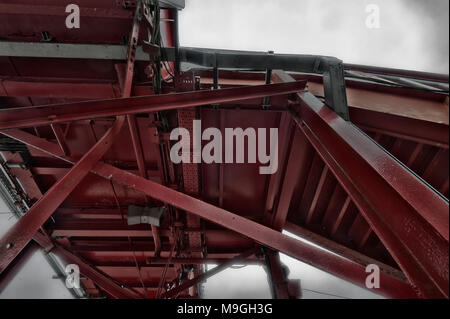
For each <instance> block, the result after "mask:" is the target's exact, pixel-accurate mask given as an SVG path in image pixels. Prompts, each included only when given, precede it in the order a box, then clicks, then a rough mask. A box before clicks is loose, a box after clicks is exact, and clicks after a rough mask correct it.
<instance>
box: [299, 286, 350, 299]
mask: <svg viewBox="0 0 450 319" xmlns="http://www.w3.org/2000/svg"><path fill="white" fill-rule="evenodd" d="M302 290H305V291H310V292H313V293H316V294H320V295H325V296H330V297H337V298H341V299H352V298H348V297H344V296H338V295H333V294H329V293H326V292H321V291H317V290H312V289H306V288H302Z"/></svg>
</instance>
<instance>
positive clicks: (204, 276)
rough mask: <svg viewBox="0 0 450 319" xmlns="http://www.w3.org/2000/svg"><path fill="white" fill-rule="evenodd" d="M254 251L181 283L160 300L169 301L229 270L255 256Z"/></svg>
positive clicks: (251, 250)
mask: <svg viewBox="0 0 450 319" xmlns="http://www.w3.org/2000/svg"><path fill="white" fill-rule="evenodd" d="M255 250H256V249H250V250H249V251H247V252H245V253H243V254H241V255H239V256H236V257H234V258H231V259H229V260H227V261H226V262H224V263H222V264H220V265H217V266H216V267H214V268H213V269H211V270H208V271H206V272H204V273H201V274H200V275H198V276H196V277H194V278H192V279H189V280H187V281H185V282H183V283H181V284H180V285H179V286H176V287H174V288H172V289H170V290H168V291H166V292H165V293H164V294H162V295H161V298H163V299H169V298H173V297H175V296H177V295H178V294H180V293H181V292H183V291H184V290H186V289H189V288H190V287H192V286H194V285H197V284H199V283H202V282H203V281H205V280H206V279H208V278H209V277H211V276H214V275H215V274H218V273H219V272H221V271H223V270H225V269H227V268H229V267H230V266H233V265H235V264H239V263H240V262H241V261H242V260H244V261H245V260H246V259H247V258H248V257H250V256H252V255H253V254H255Z"/></svg>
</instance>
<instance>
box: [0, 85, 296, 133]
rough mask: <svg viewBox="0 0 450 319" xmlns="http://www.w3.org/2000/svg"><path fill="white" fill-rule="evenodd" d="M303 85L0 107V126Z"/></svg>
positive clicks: (183, 104)
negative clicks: (9, 107) (8, 107)
mask: <svg viewBox="0 0 450 319" xmlns="http://www.w3.org/2000/svg"><path fill="white" fill-rule="evenodd" d="M304 87H305V82H301V81H299V82H293V83H281V84H269V85H259V86H251V87H240V88H231V89H221V90H208V91H194V92H185V93H175V94H161V95H151V96H145V97H132V98H119V99H109V100H93V101H84V102H77V103H66V104H54V105H46V106H32V107H21V108H11V109H2V110H0V129H1V130H3V129H9V128H20V127H32V126H40V125H49V124H52V123H60V122H71V121H75V120H81V119H90V118H98V117H107V116H116V115H126V114H137V113H146V112H155V111H163V110H170V109H178V108H187V107H193V106H200V105H208V104H220V103H225V102H232V101H239V100H247V99H253V98H262V97H266V96H277V95H286V94H290V93H295V92H299V91H302V90H303V89H304Z"/></svg>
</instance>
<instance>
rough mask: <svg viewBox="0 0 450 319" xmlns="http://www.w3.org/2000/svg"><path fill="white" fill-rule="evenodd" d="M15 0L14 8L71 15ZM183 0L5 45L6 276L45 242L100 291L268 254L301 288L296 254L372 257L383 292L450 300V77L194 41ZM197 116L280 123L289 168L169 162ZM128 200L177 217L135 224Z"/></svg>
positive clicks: (195, 291)
mask: <svg viewBox="0 0 450 319" xmlns="http://www.w3.org/2000/svg"><path fill="white" fill-rule="evenodd" d="M19 2H20V3H19V4H9V3H7V4H1V5H0V17H4V18H6V17H11V16H14V17H19V18H18V19H16V20H17V22H16V23H20V22H23V20H21V19H22V18H23V13H25V12H26V13H27V14H33V15H36V16H37V17H38V21H39V17H41V18H42V17H47V16H54V17H55V19H56V20H57V19H63V18H64V17H65V15H64V14H61V12H60V9H61V8H59V7H54V6H51V5H49V6H45V8H44V6H43V5H29V4H28V1H25V0H24V1H19ZM119 2H120V1H119ZM97 5H98V6H99V7H98V9H101V10H96V9H97V8H96V6H97ZM183 6H184V5H183V4H182V3H181V2H179V1H175V2H172V1H161V3H159V2H157V1H156V2H155V1H137V2H136V4H135V5H134V6H132V7H127V6H126V5H124V6H116V7H114V8H108V7H104V5H100V4H98V3H97V1H93V2H90V3H89V5H88V4H86V6H85V7H84V8H83V10H84V11H83V12H84V13H85V14H86V17H87V22H86V23H91V22H92V21H96V20H98V19H100V20H102V19H104V18H108V19H105V20H102V21H105V23H107V24H108V23H109V24H110V25H109V26H110V29H111V30H110V31H106V33H105V34H99V35H96V34H95V33H94V34H90V33H86V32H84V31H80V34H79V37H78V38H77V39H78V40H74V39H72V38H71V36H70V35H69V33H67V31H61V30H60V29H54V30H53V29H52V30H50V34H55V35H56V40H58V41H61V43H57V42H55V40H53V41H52V40H50V42H49V43H43V42H38V41H34V40H32V41H25V40H24V39H23V37H21V36H20V35H16V36H10V37H9V38H8V37H5V38H7V40H8V41H5V42H1V43H0V67H1V70H2V71H0V133H1V134H2V136H3V138H2V139H0V151H1V152H2V162H1V168H2V170H1V175H0V177H1V182H2V183H1V186H2V195H3V197H5V200H6V201H8V202H9V203H10V204H11V207H14V209H15V210H17V211H18V212H19V213H18V216H19V217H20V219H19V220H18V221H17V223H16V224H15V225H14V226H13V227H11V229H10V230H9V231H8V232H7V233H6V234H5V235H4V236H3V237H2V238H1V239H0V280H3V281H5V280H10V277H11V276H6V274H8V273H10V272H11V269H12V268H14V267H16V264H18V260H20V259H22V258H26V256H27V254H25V253H24V252H25V251H27V250H29V249H32V248H33V245H34V243H37V244H38V245H39V246H40V247H41V248H42V249H43V250H44V251H45V252H46V253H47V254H53V255H55V256H58V257H59V258H60V259H61V260H64V261H65V262H67V263H71V264H77V265H79V268H80V271H81V273H82V275H83V276H85V279H84V280H83V288H84V291H85V294H86V295H88V296H90V297H100V296H107V297H111V298H178V297H179V298H190V297H201V285H200V284H201V283H202V282H204V281H205V280H206V279H207V278H208V277H210V276H212V275H214V274H216V273H218V272H219V271H222V270H224V269H226V268H228V267H230V266H232V265H234V264H258V265H266V268H267V270H268V271H269V273H270V276H269V277H270V278H271V282H272V292H273V295H274V297H276V298H296V297H299V295H300V293H299V292H298V290H299V288H300V286H299V284H298V282H295V281H293V280H288V279H287V277H286V273H285V272H284V268H283V267H284V266H283V265H282V264H281V262H280V259H279V253H283V254H286V255H288V256H291V257H293V258H295V259H298V260H300V261H303V262H305V263H307V264H310V265H312V266H314V267H317V268H319V269H321V270H324V271H326V272H328V273H331V274H333V275H336V276H338V277H340V278H343V279H345V280H348V281H350V282H353V283H355V284H357V285H359V286H361V287H364V288H366V278H367V272H366V267H367V266H368V265H371V264H376V265H378V266H379V268H380V276H381V286H380V288H378V289H376V291H375V292H377V293H379V294H382V295H384V296H387V297H391V298H448V297H449V265H448V260H449V259H448V251H449V215H448V210H449V207H448V196H449V178H448V176H449V174H448V154H449V151H448V77H445V76H441V75H435V74H426V73H418V72H409V71H401V70H391V69H381V68H373V67H365V66H356V65H346V64H343V63H342V62H341V61H340V60H338V59H336V58H332V57H321V56H304V55H303V56H302V55H283V54H274V53H270V52H269V53H262V52H241V51H226V50H211V49H201V48H181V47H180V46H179V45H178V32H177V23H178V17H177V10H179V9H181V8H182V7H183ZM94 9H95V10H94ZM58 17H59V18H58ZM91 20H92V21H91ZM41 23H44V22H43V21H41ZM157 25H159V26H160V27H161V30H159V28H155V26H157ZM15 26H16V27H17V25H14V23H12V25H11V26H7V27H6V26H0V35H1V36H2V38H4V37H3V33H5V32H7V31H8V30H9V28H13V27H15ZM105 27H106V29H108V28H107V27H108V25H105ZM127 27H128V29H127ZM24 28H25V29H24V30H26V28H27V26H25V27H24ZM102 32H103V31H102ZM114 32H116V33H118V34H121V33H124V34H125V35H126V36H127V37H126V39H127V43H128V45H121V44H119V43H118V41H116V40H115V39H113V37H112V35H111V34H112V33H114ZM146 33H147V34H148V35H149V39H148V41H147V40H143V37H144V38H145V36H143V35H144V34H146ZM100 36H104V37H106V38H104V40H105V41H103V42H102V41H100V39H99V37H100ZM65 39H67V41H64V40H65ZM77 41H81V42H80V43H77ZM64 42H72V43H70V44H69V43H64ZM83 65H86V68H85V69H83V68H82V66H83ZM193 65H195V66H194V67H193ZM80 67H81V69H77V68H80ZM89 68H90V69H89ZM88 69H89V70H88ZM24 70H27V72H24ZM193 119H201V120H202V122H203V123H206V124H208V125H209V126H210V127H216V128H218V129H220V130H221V131H222V132H223V131H224V128H225V127H266V128H270V127H278V128H279V141H278V142H279V144H278V145H279V147H278V158H279V169H278V171H277V172H276V173H275V174H273V175H268V176H266V175H259V174H258V173H257V168H256V166H255V165H253V164H214V163H213V164H190V165H175V164H173V163H172V162H171V161H170V157H169V152H170V146H171V145H172V143H173V141H170V139H169V135H170V130H171V129H172V128H175V127H177V126H178V125H180V126H183V125H184V124H186V125H189V123H187V122H186V121H191V120H193ZM129 205H141V206H152V207H164V209H165V211H166V216H165V217H164V219H163V221H162V223H161V225H158V226H156V225H148V224H141V225H128V224H127V215H128V207H129ZM283 231H288V232H290V233H292V234H294V235H296V236H298V237H300V238H301V239H302V240H297V239H295V238H293V237H292V236H290V235H289V234H286V233H285V232H283ZM33 242H34V243H33ZM211 263H215V264H217V266H216V267H215V268H213V269H211V270H208V271H206V270H205V268H204V267H203V265H205V264H211ZM0 287H4V285H0Z"/></svg>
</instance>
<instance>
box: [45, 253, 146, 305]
mask: <svg viewBox="0 0 450 319" xmlns="http://www.w3.org/2000/svg"><path fill="white" fill-rule="evenodd" d="M52 253H54V254H56V255H57V256H58V257H60V258H62V259H63V260H65V261H66V262H67V263H68V264H76V265H78V267H79V268H80V273H81V274H82V275H84V276H86V277H87V278H89V279H91V280H92V281H93V282H95V283H96V284H97V285H98V286H99V287H101V288H102V289H103V290H104V291H106V292H107V293H108V294H109V295H111V296H112V297H113V298H117V299H141V298H142V296H141V295H139V294H137V293H135V292H133V291H130V290H127V289H125V288H123V287H121V286H120V285H119V284H117V283H115V282H114V281H113V280H111V278H109V277H107V276H105V275H104V274H102V273H101V272H100V271H98V270H97V269H95V268H94V267H92V266H90V265H89V264H87V263H86V262H85V261H84V260H82V259H81V258H80V257H78V256H76V255H74V254H73V253H71V252H70V251H68V250H67V249H65V248H64V247H62V246H61V245H58V244H56V245H55V247H54V248H53V249H52Z"/></svg>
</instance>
